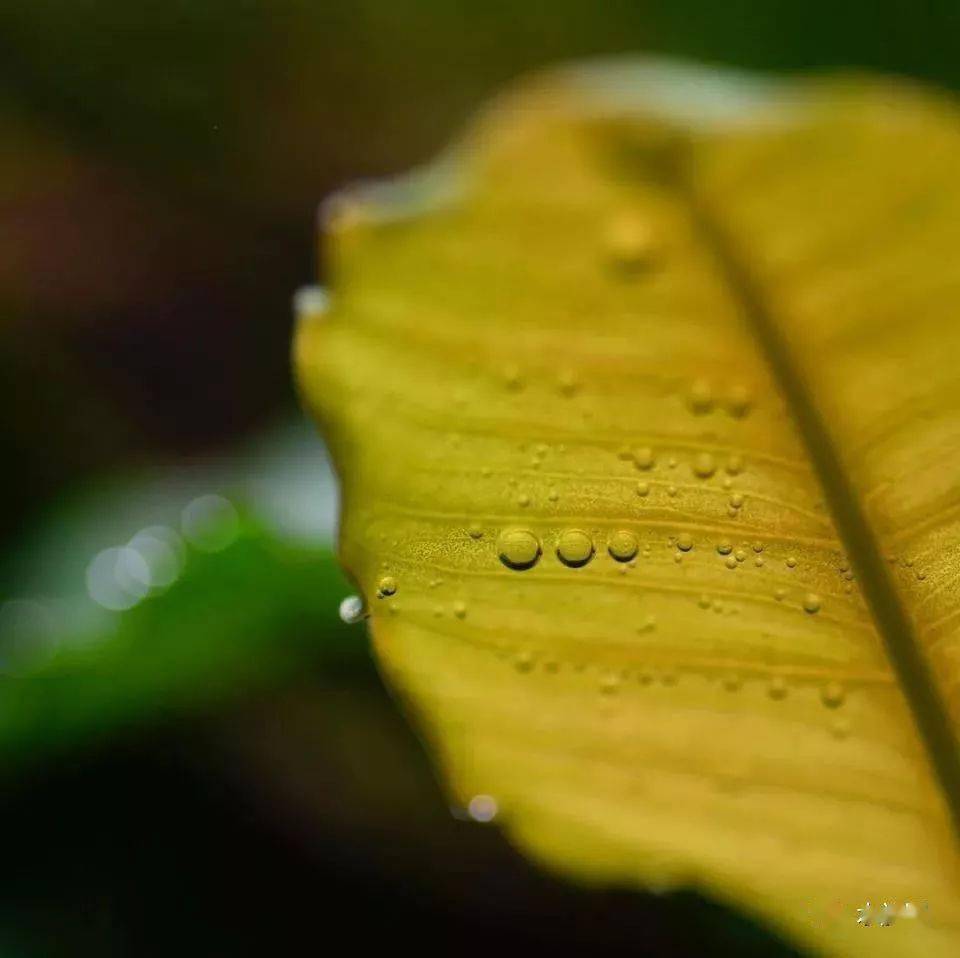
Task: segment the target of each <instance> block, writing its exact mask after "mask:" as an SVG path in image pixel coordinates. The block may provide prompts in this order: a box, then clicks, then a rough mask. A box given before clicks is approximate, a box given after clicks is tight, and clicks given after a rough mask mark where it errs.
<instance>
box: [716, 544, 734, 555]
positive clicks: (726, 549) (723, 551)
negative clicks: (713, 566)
mask: <svg viewBox="0 0 960 958" xmlns="http://www.w3.org/2000/svg"><path fill="white" fill-rule="evenodd" d="M717 552H719V553H720V555H722V556H727V555H730V553H731V552H733V546H732V545H730V543H729V542H719V543H717Z"/></svg>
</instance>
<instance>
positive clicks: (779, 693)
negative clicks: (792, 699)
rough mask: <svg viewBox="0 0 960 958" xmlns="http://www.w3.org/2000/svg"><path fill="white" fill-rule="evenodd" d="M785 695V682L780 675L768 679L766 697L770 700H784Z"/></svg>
mask: <svg viewBox="0 0 960 958" xmlns="http://www.w3.org/2000/svg"><path fill="white" fill-rule="evenodd" d="M786 694H787V682H786V679H784V678H783V676H782V675H775V676H774V677H773V678H772V679H770V684H769V685H768V686H767V695H769V696H770V698H772V699H782V698H785V697H786Z"/></svg>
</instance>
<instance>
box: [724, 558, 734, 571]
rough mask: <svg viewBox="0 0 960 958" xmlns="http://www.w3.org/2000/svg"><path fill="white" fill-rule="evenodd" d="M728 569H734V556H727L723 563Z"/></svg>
mask: <svg viewBox="0 0 960 958" xmlns="http://www.w3.org/2000/svg"><path fill="white" fill-rule="evenodd" d="M724 565H726V567H727V568H728V569H736V567H737V560H736V558H735V557H734V556H727V558H726V562H725V563H724Z"/></svg>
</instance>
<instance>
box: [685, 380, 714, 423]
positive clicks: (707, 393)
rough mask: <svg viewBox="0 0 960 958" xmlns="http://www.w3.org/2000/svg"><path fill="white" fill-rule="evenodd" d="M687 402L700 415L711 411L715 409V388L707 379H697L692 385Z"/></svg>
mask: <svg viewBox="0 0 960 958" xmlns="http://www.w3.org/2000/svg"><path fill="white" fill-rule="evenodd" d="M687 403H688V405H689V406H690V409H691V410H693V412H695V413H696V414H697V415H698V416H702V415H704V414H705V413H708V412H710V410H711V409H713V390H712V389H711V388H710V383H709V382H707V380H705V379H698V380H696V381H695V382H694V383H693V385H691V387H690V393H689V394H688V396H687Z"/></svg>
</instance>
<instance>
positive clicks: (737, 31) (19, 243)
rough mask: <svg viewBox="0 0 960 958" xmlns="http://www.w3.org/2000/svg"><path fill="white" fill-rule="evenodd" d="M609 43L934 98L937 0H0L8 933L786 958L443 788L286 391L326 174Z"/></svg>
mask: <svg viewBox="0 0 960 958" xmlns="http://www.w3.org/2000/svg"><path fill="white" fill-rule="evenodd" d="M625 52H654V53H661V54H668V55H674V56H682V57H688V58H694V59H697V60H699V61H701V62H706V63H708V64H710V63H716V64H734V65H738V66H743V67H749V68H754V69H760V70H772V71H781V72H782V71H787V72H796V71H809V70H816V69H825V68H872V69H880V70H884V71H887V72H896V73H901V74H906V75H910V76H915V77H919V78H922V79H926V80H929V81H932V82H935V83H938V84H940V85H943V86H947V87H956V86H957V85H958V84H960V4H957V3H955V2H945V0H942V2H919V0H911V2H909V3H908V2H906V0H873V2H867V0H850V2H846V3H837V2H836V0H833V2H826V0H808V2H803V3H801V2H786V0H730V2H727V3H723V4H720V3H713V2H707V0H702V2H698V0H649V2H640V0H634V2H629V0H606V2H600V0H592V2H588V0H552V2H549V3H548V2H543V3H540V2H522V0H512V2H507V0H486V2H476V0H446V2H443V0H424V2H420V3H414V2H409V0H328V2H310V0H166V2H155V0H142V2H139V3H133V4H131V3H128V2H121V0H29V2H27V0H5V2H3V3H0V417H2V420H3V422H2V428H0V436H2V439H0V442H2V444H3V447H4V448H3V450H2V453H3V460H2V461H3V463H4V468H3V473H2V475H3V484H4V494H5V501H6V502H7V508H6V509H5V510H3V512H2V514H0V535H2V549H0V570H2V577H0V670H2V671H0V774H2V776H3V789H2V792H0V795H2V797H0V806H2V808H3V811H4V812H5V815H4V817H3V821H4V825H5V827H4V829H3V831H4V842H3V846H2V847H3V852H4V864H5V867H4V869H3V870H2V873H0V958H6V956H13V955H17V956H61V955H63V956H85V955H98V956H112V955H136V956H140V955H168V954H170V953H177V954H185V955H193V954H197V955H210V954H216V955H247V954H263V953H268V954H278V955H286V954H295V953H299V952H300V951H301V950H302V949H303V948H304V947H308V948H317V949H321V950H322V949H325V948H327V947H331V946H332V944H333V943H334V942H343V941H345V942H347V943H348V944H352V945H354V946H361V947H362V946H371V945H379V946H395V945H398V944H399V945H403V946H406V945H409V946H412V947H418V948H422V947H425V948H427V949H428V950H437V949H439V948H444V949H454V948H456V949H457V951H458V952H459V953H461V954H474V953H477V954H479V953H481V952H488V951H489V950H490V949H491V948H495V947H503V946H504V945H508V946H512V947H525V946H530V947H533V948H538V949H540V948H550V949H551V951H552V952H554V953H555V954H556V953H560V954H583V953H585V952H589V953H593V954H607V953H609V954H613V953H620V952H622V951H623V950H624V949H625V948H629V949H630V950H631V952H632V953H633V954H637V955H683V956H687V955H690V956H693V955H701V954H704V953H712V954H718V953H730V954H738V955H774V954H777V955H783V954H790V953H791V952H790V951H789V949H788V948H786V946H784V945H783V944H781V943H778V942H777V941H776V940H775V939H773V938H772V937H771V936H770V935H769V934H768V933H766V932H765V931H764V930H763V929H761V928H758V927H756V926H754V925H752V924H751V923H749V922H747V921H745V920H743V919H740V918H738V917H737V916H734V915H731V914H728V913H726V912H724V911H723V910H722V909H720V908H718V907H716V906H714V905H712V904H710V903H708V902H705V901H702V900H701V899H699V898H697V897H696V896H694V895H691V894H688V893H683V892H680V893H675V894H672V895H668V896H660V897H655V896H641V895H629V894H626V893H617V892H611V891H607V892H603V891H596V890H594V891H585V890H580V889H575V888H570V887H567V886H565V885H564V884H562V883H561V882H558V881H556V880H555V879H553V878H551V877H550V876H547V875H543V874H541V873H539V872H537V871H536V870H535V869H534V868H533V867H532V866H530V865H528V864H526V863H525V862H524V861H523V860H522V859H521V858H520V857H519V856H517V855H516V854H515V853H514V852H513V851H512V850H511V849H510V848H509V847H508V846H507V845H506V844H505V843H504V842H503V840H502V838H501V837H500V835H499V833H498V832H497V831H496V829H495V828H494V827H490V826H482V825H478V824H476V823H473V822H469V821H466V820H465V819H466V818H467V817H468V816H466V815H465V814H464V813H463V812H462V811H460V810H458V809H453V810H452V814H451V809H449V808H448V806H447V803H446V799H445V797H444V795H443V794H442V790H441V788H440V786H439V785H438V784H437V783H436V782H435V780H434V778H433V775H432V772H431V770H430V767H429V763H428V760H427V757H426V756H425V755H424V754H423V752H422V749H421V748H420V746H419V744H418V742H417V741H416V739H415V737H414V735H413V733H412V732H411V731H410V730H409V729H408V727H407V725H406V724H405V722H404V721H403V719H402V717H401V716H400V715H399V713H398V711H397V709H396V707H395V705H394V703H393V702H392V701H391V700H390V698H389V696H388V694H387V693H386V692H385V691H384V689H383V687H382V686H381V684H380V681H379V678H378V677H377V674H376V672H375V669H374V667H373V664H372V662H371V660H370V657H369V654H368V649H367V645H366V639H365V635H364V632H363V628H362V627H359V626H358V627H354V628H348V627H346V626H344V625H342V624H341V623H340V621H339V619H338V617H337V605H338V603H339V600H340V599H341V598H342V597H343V596H344V595H345V594H347V592H348V590H349V586H348V584H347V583H346V582H345V581H344V580H343V578H342V576H341V574H340V573H339V571H338V570H337V568H336V564H335V562H334V560H333V556H332V552H331V548H332V546H331V538H332V529H333V523H334V513H335V493H334V487H333V480H332V477H331V474H330V470H329V468H328V465H327V462H326V459H325V457H324V452H323V448H322V444H321V442H320V440H319V439H318V438H317V437H316V436H315V435H314V433H313V430H312V429H311V428H310V427H309V426H308V425H307V424H305V423H304V421H303V418H302V416H301V414H300V413H299V411H298V408H297V404H296V399H295V397H294V395H293V392H292V389H291V384H290V376H289V369H288V351H289V338H290V328H291V315H290V309H289V303H290V297H291V293H292V291H293V290H294V289H295V288H296V287H297V286H300V285H302V284H304V283H307V282H311V281H312V280H313V279H314V278H315V266H314V258H315V251H314V250H315V246H314V235H313V230H314V211H315V209H316V207H317V204H318V202H319V201H320V200H321V199H322V198H323V197H324V196H325V195H326V194H328V193H329V192H330V191H331V190H333V189H335V188H336V187H337V186H339V185H341V184H344V183H346V182H349V181H351V180H354V179H358V178H364V177H370V176H377V175H383V174H389V173H394V172H398V171H401V170H403V169H405V168H407V167H409V166H411V165H414V164H417V163H420V162H422V161H424V160H426V159H428V158H430V157H431V155H433V154H434V153H435V152H436V151H437V150H438V149H439V148H440V147H441V146H442V145H443V144H444V143H445V141H446V140H447V139H448V138H449V137H450V136H451V135H452V134H453V133H455V132H456V130H457V129H458V128H459V127H460V126H461V125H462V124H463V123H464V121H465V120H466V118H467V117H468V116H469V114H470V113H471V111H472V110H473V109H474V107H475V106H476V105H477V104H479V103H480V102H481V101H482V100H483V99H484V98H485V97H486V96H488V95H489V94H490V93H491V92H492V91H494V90H495V89H496V88H497V87H498V86H499V85H501V84H503V83H504V82H507V81H508V80H509V79H510V78H512V77H514V76H515V75H517V74H518V73H522V72H523V71H525V70H529V69H532V68H536V67H538V66H540V65H543V64H546V63H550V62H553V61H556V60H561V59H570V58H576V57H585V56H596V55H602V54H611V53H625ZM338 947H342V945H340V946H338Z"/></svg>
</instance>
